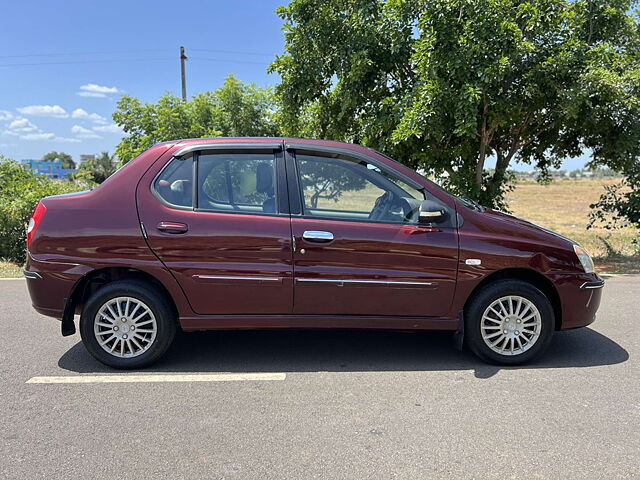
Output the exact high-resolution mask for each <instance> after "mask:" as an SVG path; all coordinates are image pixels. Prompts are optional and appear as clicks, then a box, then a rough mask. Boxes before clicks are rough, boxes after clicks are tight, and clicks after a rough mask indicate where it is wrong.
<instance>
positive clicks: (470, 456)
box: [0, 276, 640, 479]
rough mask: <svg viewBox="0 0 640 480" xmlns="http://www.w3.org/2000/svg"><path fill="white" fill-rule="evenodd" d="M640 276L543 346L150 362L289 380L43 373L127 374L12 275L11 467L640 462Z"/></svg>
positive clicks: (54, 470)
mask: <svg viewBox="0 0 640 480" xmlns="http://www.w3.org/2000/svg"><path fill="white" fill-rule="evenodd" d="M639 297H640V276H635V277H631V276H629V277H616V278H611V279H608V280H607V285H606V287H605V292H604V299H603V304H602V306H601V308H600V313H599V317H598V320H597V321H596V323H595V324H593V325H592V327H591V328H584V329H580V330H575V331H570V332H562V333H559V334H557V335H556V336H555V337H554V340H553V343H552V346H551V348H550V349H549V351H548V352H547V354H546V355H545V357H544V358H543V359H541V360H540V361H538V362H536V363H535V364H532V365H529V366H526V367H520V368H496V367H491V366H487V365H484V364H482V363H480V362H479V361H478V360H476V359H475V357H473V356H472V355H471V354H470V353H467V352H465V353H460V352H458V351H456V350H455V349H454V348H453V346H452V341H451V338H450V336H448V335H443V334H432V333H388V332H226V333H219V332H209V333H192V334H183V335H181V336H180V337H179V338H178V340H177V342H176V344H175V345H174V346H173V348H172V350H171V351H170V353H169V354H168V355H167V356H166V357H165V359H164V360H163V361H162V362H161V363H159V364H158V365H157V366H156V367H154V368H151V369H147V370H145V371H144V372H140V373H145V374H154V375H156V374H163V373H168V372H171V373H182V374H189V375H191V374H205V373H206V374H212V373H213V374H220V373H247V372H251V373H261V372H274V373H284V374H285V375H282V377H283V378H284V379H283V380H278V381H262V380H246V381H224V382H194V381H185V382H178V383H136V382H133V383H89V384H31V383H26V382H27V381H28V380H29V379H31V378H32V377H36V376H73V377H74V378H75V377H77V376H86V375H92V374H106V375H110V374H114V373H120V372H114V371H113V370H110V369H108V368H107V367H104V366H102V365H101V364H99V363H97V362H96V361H95V360H93V358H92V357H90V356H89V354H88V353H87V352H86V351H85V350H84V347H83V346H82V344H81V343H79V336H77V335H76V336H73V337H67V338H63V337H61V336H60V334H59V329H60V327H59V323H58V322H57V321H55V320H53V319H49V318H46V317H42V316H40V315H38V314H36V313H35V311H33V310H32V309H31V307H30V301H29V297H28V294H27V291H26V286H25V282H24V281H23V280H0V411H1V412H2V413H1V416H0V446H1V448H0V478H6V479H32V478H33V479H35V478H48V479H51V478H94V479H99V478H145V479H146V478H212V479H217V478H221V479H222V478H229V479H307V478H323V479H325V478H327V479H343V478H344V479H360V478H363V479H364V478H367V479H370V478H371V479H375V478H380V479H390V478H407V479H427V478H479V479H484V478H500V479H503V478H525V479H529V478H562V479H568V478H580V479H583V478H607V479H609V478H638V477H640V383H639V379H640V375H639V374H640V368H639V365H640V364H639V360H638V358H639V355H640V332H639V330H640V314H639V313H638V311H639V310H640V309H639V307H638V298H639Z"/></svg>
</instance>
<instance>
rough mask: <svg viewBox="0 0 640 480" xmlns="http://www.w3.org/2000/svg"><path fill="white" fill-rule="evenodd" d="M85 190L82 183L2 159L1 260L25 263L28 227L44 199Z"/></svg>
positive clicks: (0, 158)
mask: <svg viewBox="0 0 640 480" xmlns="http://www.w3.org/2000/svg"><path fill="white" fill-rule="evenodd" d="M84 188H85V185H82V184H77V183H72V182H65V181H57V180H51V179H50V178H48V177H46V176H44V175H36V174H34V173H33V172H32V171H31V170H29V169H27V168H23V167H22V166H20V164H19V163H18V162H16V161H14V160H9V159H6V158H4V157H1V156H0V258H6V259H8V260H13V261H15V262H24V261H25V254H26V236H27V224H28V223H29V218H30V217H31V213H32V212H33V209H34V208H35V206H36V205H37V204H38V201H39V200H40V199H41V198H43V197H47V196H49V195H58V194H60V193H68V192H75V191H78V190H83V189H84Z"/></svg>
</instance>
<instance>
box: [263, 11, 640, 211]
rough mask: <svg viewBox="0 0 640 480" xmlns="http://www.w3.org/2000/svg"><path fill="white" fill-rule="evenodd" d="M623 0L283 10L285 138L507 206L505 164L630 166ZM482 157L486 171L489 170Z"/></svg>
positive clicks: (631, 61) (630, 25) (629, 53)
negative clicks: (337, 149) (350, 151)
mask: <svg viewBox="0 0 640 480" xmlns="http://www.w3.org/2000/svg"><path fill="white" fill-rule="evenodd" d="M631 6H632V2H631V1H629V0H609V1H604V0H574V1H570V0H380V1H374V2H372V1H370V0H292V1H291V3H290V4H289V5H288V6H286V7H280V8H279V9H278V10H277V12H278V14H279V15H280V16H281V17H282V18H283V19H284V21H285V27H284V31H285V54H284V55H282V56H279V57H278V58H277V59H276V61H275V62H274V63H273V64H272V65H271V67H270V69H271V71H273V72H277V73H278V74H279V75H280V76H281V78H282V82H281V83H280V84H279V85H278V86H277V87H276V94H277V96H278V98H279V100H280V102H281V105H282V108H281V111H280V112H279V113H278V116H279V119H280V121H281V123H282V125H283V129H284V131H285V133H286V134H292V135H301V136H310V137H319V138H329V139H335V140H344V141H352V142H357V143H361V144H365V145H367V146H371V147H373V148H376V149H379V150H381V151H383V152H384V153H386V154H388V155H390V156H392V157H394V158H395V159H397V160H399V161H401V162H403V163H405V164H407V165H409V166H411V167H413V168H418V169H422V170H424V171H426V172H427V173H430V174H434V175H445V176H448V183H449V186H450V187H451V188H452V189H453V190H456V191H458V192H459V193H462V194H464V195H467V196H469V197H472V198H474V199H476V200H478V201H480V202H482V203H484V204H486V205H490V206H498V207H504V203H503V194H504V192H505V190H506V189H507V188H509V182H508V177H507V175H506V172H507V168H508V167H509V166H510V165H511V164H512V162H513V161H514V160H516V159H517V160H519V161H521V162H525V163H529V164H531V165H532V166H535V167H536V168H537V169H539V170H540V171H541V172H542V173H543V174H546V173H547V172H548V169H549V168H551V167H558V166H560V164H561V163H562V160H563V159H565V158H569V157H577V156H579V155H581V154H590V155H591V158H592V163H593V164H595V165H607V166H611V167H612V168H616V169H618V170H620V169H623V168H630V166H632V165H634V162H635V164H636V165H637V161H638V160H637V159H638V158H639V153H640V152H639V148H640V97H639V95H638V93H639V89H640V68H639V66H640V63H639V61H638V60H639V55H638V54H639V48H638V47H639V46H640V34H639V28H638V22H637V18H636V17H635V15H634V14H631V13H629V12H630V9H631ZM489 159H491V161H492V162H495V169H493V170H492V171H491V172H490V171H489V169H487V168H486V166H487V163H488V161H489Z"/></svg>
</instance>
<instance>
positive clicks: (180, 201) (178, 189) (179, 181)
mask: <svg viewBox="0 0 640 480" xmlns="http://www.w3.org/2000/svg"><path fill="white" fill-rule="evenodd" d="M153 187H154V189H155V191H156V193H157V194H158V196H159V197H160V198H161V199H162V200H164V201H165V202H166V203H168V204H169V205H173V206H176V207H193V156H191V155H189V156H188V157H184V158H174V159H173V160H171V162H170V163H169V164H168V165H167V166H166V167H165V169H164V170H162V172H160V175H158V178H156V181H155V182H154V184H153Z"/></svg>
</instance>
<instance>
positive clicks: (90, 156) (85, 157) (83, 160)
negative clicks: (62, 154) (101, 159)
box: [80, 154, 96, 163]
mask: <svg viewBox="0 0 640 480" xmlns="http://www.w3.org/2000/svg"><path fill="white" fill-rule="evenodd" d="M94 158H96V156H95V155H89V154H84V155H80V163H82V162H86V161H87V160H93V159H94Z"/></svg>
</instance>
